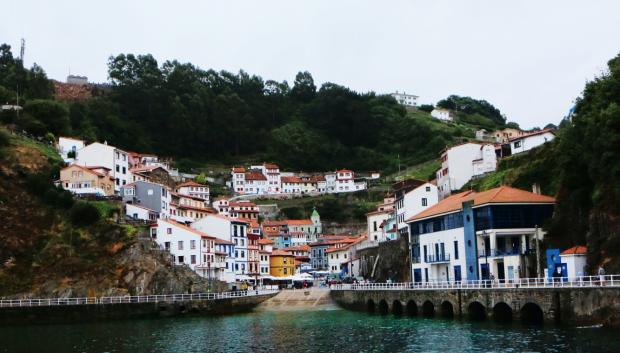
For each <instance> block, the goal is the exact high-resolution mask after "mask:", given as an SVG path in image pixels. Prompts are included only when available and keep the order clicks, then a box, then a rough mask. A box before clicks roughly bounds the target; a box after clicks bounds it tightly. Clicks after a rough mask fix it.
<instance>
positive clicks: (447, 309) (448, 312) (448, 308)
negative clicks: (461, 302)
mask: <svg viewBox="0 0 620 353" xmlns="http://www.w3.org/2000/svg"><path fill="white" fill-rule="evenodd" d="M439 311H440V313H441V316H442V317H445V318H452V317H454V306H453V305H452V303H450V302H449V301H447V300H444V301H443V302H442V303H441V306H440V307H439Z"/></svg>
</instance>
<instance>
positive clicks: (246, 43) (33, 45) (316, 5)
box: [0, 0, 620, 128]
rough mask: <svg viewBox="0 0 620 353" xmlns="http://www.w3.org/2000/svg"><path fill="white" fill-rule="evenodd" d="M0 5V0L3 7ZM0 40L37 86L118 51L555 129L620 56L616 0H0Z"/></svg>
mask: <svg viewBox="0 0 620 353" xmlns="http://www.w3.org/2000/svg"><path fill="white" fill-rule="evenodd" d="M7 1H8V3H7ZM2 3H3V5H2V10H0V13H2V15H1V18H2V20H0V42H6V43H8V44H10V45H11V46H12V47H13V49H14V54H15V55H17V54H18V53H19V43H20V38H25V39H26V55H25V58H26V60H25V61H26V64H27V65H28V66H30V65H31V64H32V63H33V62H36V63H38V64H40V65H41V66H43V68H44V69H45V70H46V71H47V73H48V75H49V76H50V77H51V78H54V79H58V80H63V81H64V80H65V78H66V76H67V74H68V73H69V70H70V72H71V73H72V74H80V75H86V76H88V78H89V80H90V81H94V82H103V81H106V80H107V68H106V61H107V58H108V57H109V56H110V55H116V54H119V53H135V54H144V53H151V54H153V55H154V56H155V58H157V60H158V61H159V62H160V63H162V62H163V61H165V60H167V59H178V60H179V61H182V62H187V61H189V62H191V63H193V64H195V65H197V66H199V67H201V68H204V69H208V68H213V69H216V70H228V71H233V72H237V71H238V70H240V69H243V70H245V71H247V72H248V73H250V74H256V75H259V76H261V77H263V79H265V80H266V79H275V80H278V81H281V80H288V81H289V83H292V81H293V80H294V77H295V74H296V73H297V72H298V71H300V70H308V71H310V72H311V73H312V75H313V76H314V79H315V82H316V83H317V85H319V84H320V83H323V82H327V81H329V82H335V83H339V84H342V85H345V86H348V87H351V88H352V89H354V90H357V91H362V92H365V91H375V92H378V93H389V92H392V91H395V90H398V91H401V92H402V91H405V92H407V93H413V94H416V95H419V96H420V101H421V102H422V103H435V102H436V101H438V100H439V99H442V98H444V97H446V96H448V95H450V94H458V95H467V96H471V97H474V98H480V99H486V100H488V101H489V102H491V103H492V104H494V105H495V106H496V107H498V108H499V109H500V110H501V111H502V112H503V113H504V114H506V116H507V117H508V119H509V120H513V121H516V122H518V123H519V124H521V126H522V127H526V128H530V127H533V126H544V125H545V124H546V123H547V122H553V123H558V122H559V121H560V119H561V118H562V117H563V116H564V115H565V114H566V113H567V111H568V110H569V109H570V107H571V106H572V103H573V101H574V99H575V98H576V97H577V96H578V95H580V94H581V91H582V89H583V86H584V84H585V83H586V81H588V80H591V79H593V78H594V77H596V76H597V75H599V74H600V73H601V71H602V70H604V69H605V67H606V62H607V61H608V60H609V59H611V58H612V57H614V56H615V55H617V54H618V53H619V52H620V40H619V38H620V1H617V0H608V1H602V0H600V1H599V0H588V1H584V0H581V1H573V0H545V1H541V0H531V1H530V0H513V1H498V0H488V1H487V0H484V1H483V0H468V1H461V0H452V1H443V0H426V1H388V0H382V1H379V0H377V1H361V0H356V1H336V0H326V1H317V0H313V1H292V0H284V1H269V0H261V1H204V0H201V1H198V0H195V1H186V0H175V1H156V0H144V1H131V0H123V1H117V0H106V1H83V0H80V1H64V0H55V1H33V0H3V1H2Z"/></svg>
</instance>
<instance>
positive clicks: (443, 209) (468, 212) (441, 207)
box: [407, 186, 555, 282]
mask: <svg viewBox="0 0 620 353" xmlns="http://www.w3.org/2000/svg"><path fill="white" fill-rule="evenodd" d="M554 204H555V199H554V198H553V197H550V196H545V195H540V194H536V193H532V192H529V191H525V190H520V189H515V188H511V187H508V186H501V187H498V188H495V189H491V190H487V191H482V192H475V191H466V192H461V193H458V194H455V195H451V196H449V197H447V198H445V199H444V200H442V201H440V202H439V203H437V204H436V205H434V206H432V207H430V208H428V209H426V210H424V211H422V212H420V213H418V214H416V215H414V216H413V217H411V218H409V219H408V220H407V223H408V224H409V226H410V234H411V235H410V243H411V258H412V278H413V280H414V282H427V281H462V280H488V279H490V278H494V279H497V280H502V281H504V280H506V281H511V280H516V279H519V278H526V277H535V276H537V275H542V274H537V273H536V264H535V249H536V248H537V246H536V243H537V242H540V241H541V240H542V237H543V236H544V232H543V231H542V226H543V225H544V224H545V223H546V222H547V221H548V220H549V219H550V218H551V216H552V213H553V208H554Z"/></svg>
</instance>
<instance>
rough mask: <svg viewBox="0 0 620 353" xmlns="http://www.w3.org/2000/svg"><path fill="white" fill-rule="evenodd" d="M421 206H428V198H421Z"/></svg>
mask: <svg viewBox="0 0 620 353" xmlns="http://www.w3.org/2000/svg"><path fill="white" fill-rule="evenodd" d="M422 206H428V200H427V199H426V197H423V198H422Z"/></svg>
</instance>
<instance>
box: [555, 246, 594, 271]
mask: <svg viewBox="0 0 620 353" xmlns="http://www.w3.org/2000/svg"><path fill="white" fill-rule="evenodd" d="M587 255H588V249H587V248H586V247H585V246H581V245H577V246H573V247H572V248H570V249H566V250H564V251H562V252H561V253H560V259H561V260H560V261H561V262H562V263H565V264H566V270H567V273H566V274H567V275H568V278H576V277H581V276H585V275H586V264H587V260H588V256H587Z"/></svg>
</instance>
